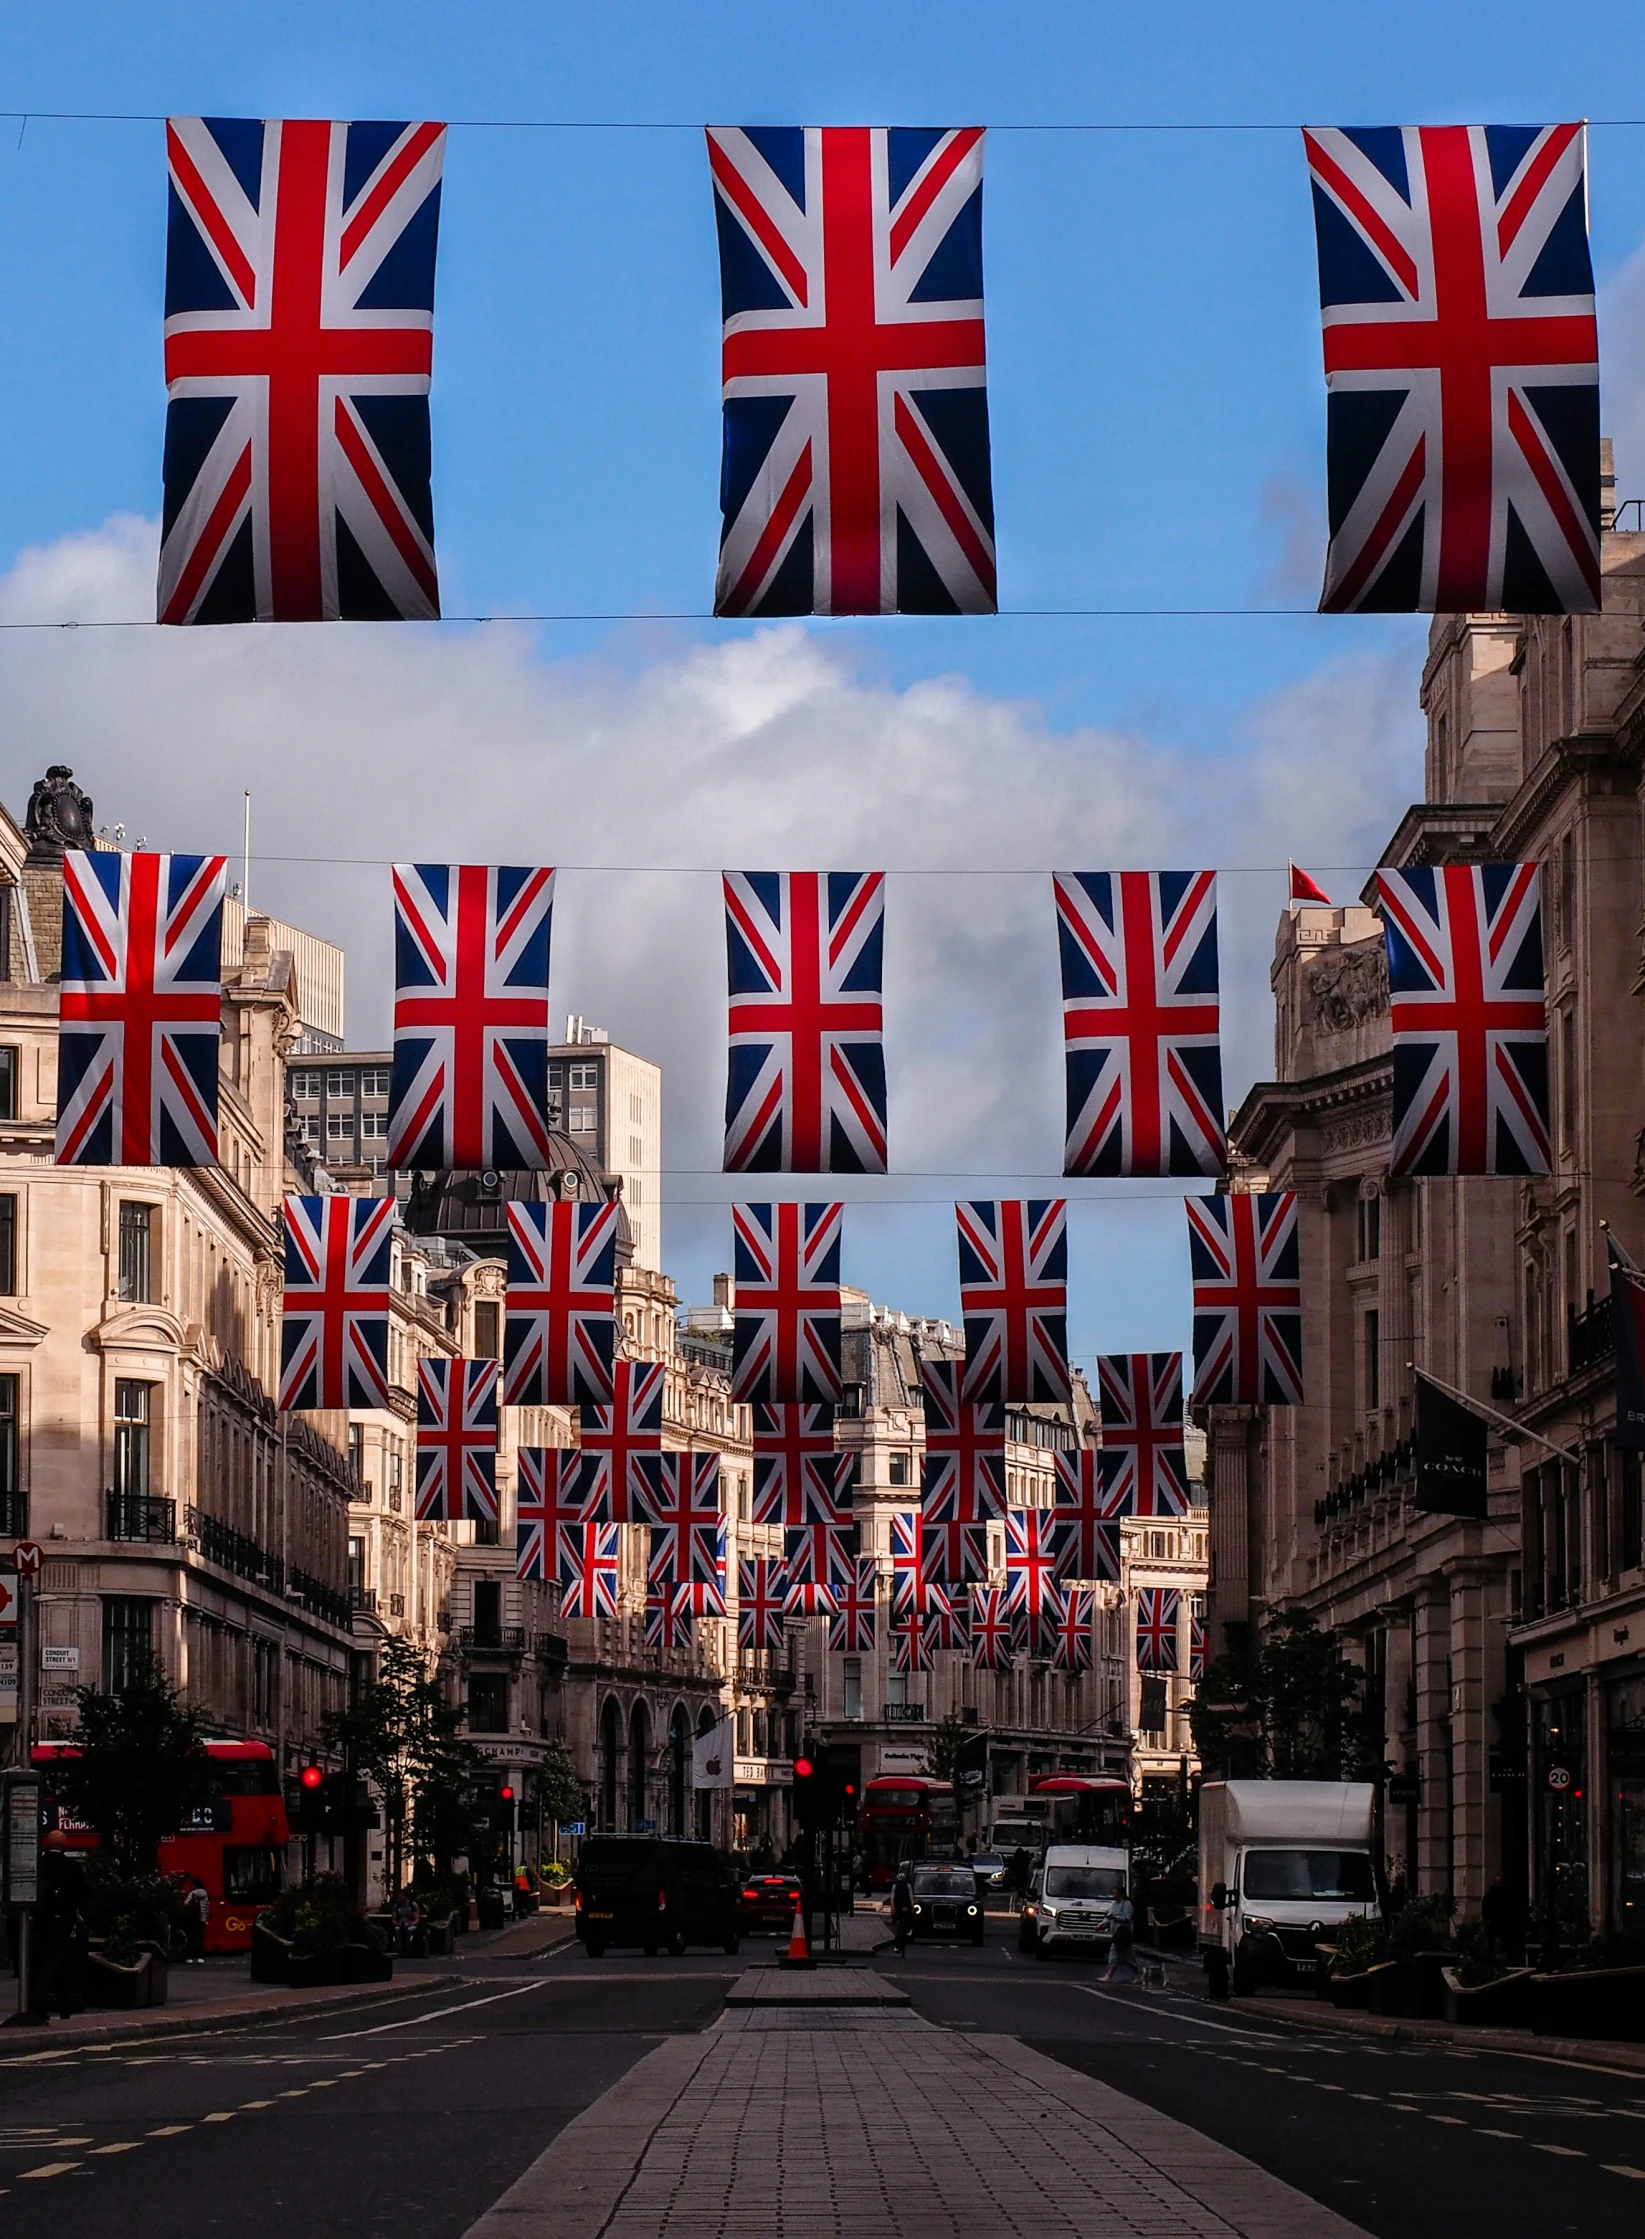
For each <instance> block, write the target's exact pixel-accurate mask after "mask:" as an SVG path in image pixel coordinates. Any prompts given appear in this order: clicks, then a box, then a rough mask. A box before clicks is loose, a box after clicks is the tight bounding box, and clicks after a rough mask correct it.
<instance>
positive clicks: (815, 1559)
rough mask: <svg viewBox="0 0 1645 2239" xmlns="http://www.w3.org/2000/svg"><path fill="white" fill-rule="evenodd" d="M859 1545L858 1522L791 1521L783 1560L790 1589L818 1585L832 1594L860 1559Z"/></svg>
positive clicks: (786, 1536)
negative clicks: (814, 1522)
mask: <svg viewBox="0 0 1645 2239" xmlns="http://www.w3.org/2000/svg"><path fill="white" fill-rule="evenodd" d="M858 1545H859V1534H858V1529H857V1526H856V1525H855V1524H791V1525H789V1526H788V1528H787V1529H786V1530H785V1531H784V1533H783V1561H784V1562H785V1563H786V1564H787V1566H788V1583H789V1587H790V1590H793V1589H795V1588H797V1587H815V1588H816V1590H817V1591H818V1592H819V1593H821V1594H825V1595H829V1596H832V1595H833V1593H834V1591H835V1589H836V1588H837V1587H838V1585H839V1583H840V1581H841V1579H842V1578H843V1577H844V1576H845V1574H846V1572H847V1571H849V1569H850V1568H851V1565H852V1564H853V1563H854V1562H855V1561H856V1559H857V1549H858ZM811 1614H813V1615H814V1614H815V1612H811Z"/></svg>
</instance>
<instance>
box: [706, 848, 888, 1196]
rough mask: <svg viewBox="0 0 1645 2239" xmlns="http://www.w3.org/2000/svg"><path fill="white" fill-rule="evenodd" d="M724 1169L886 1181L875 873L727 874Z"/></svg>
mask: <svg viewBox="0 0 1645 2239" xmlns="http://www.w3.org/2000/svg"><path fill="white" fill-rule="evenodd" d="M725 945H726V959H727V965H728V969H729V973H730V982H731V1059H730V1068H729V1071H728V1073H727V1076H726V1090H725V1170H726V1172H727V1173H728V1174H739V1173H783V1174H883V1173H884V1172H885V1050H884V1047H883V1045H882V1042H881V1039H880V1026H881V1020H880V973H881V959H882V952H883V950H884V945H885V874H884V873H883V872H881V871H826V872H825V871H727V873H726V874H725Z"/></svg>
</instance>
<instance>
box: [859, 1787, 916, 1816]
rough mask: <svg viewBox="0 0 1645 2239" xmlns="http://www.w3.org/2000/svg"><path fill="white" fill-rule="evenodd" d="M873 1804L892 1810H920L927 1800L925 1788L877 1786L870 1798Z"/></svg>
mask: <svg viewBox="0 0 1645 2239" xmlns="http://www.w3.org/2000/svg"><path fill="white" fill-rule="evenodd" d="M868 1801H869V1803H870V1804H871V1805H876V1806H881V1807H884V1808H887V1809H889V1810H892V1811H918V1810H919V1808H920V1806H921V1805H922V1804H923V1803H924V1802H925V1790H924V1789H923V1788H876V1789H875V1790H874V1791H873V1793H872V1795H870V1797H869V1799H868Z"/></svg>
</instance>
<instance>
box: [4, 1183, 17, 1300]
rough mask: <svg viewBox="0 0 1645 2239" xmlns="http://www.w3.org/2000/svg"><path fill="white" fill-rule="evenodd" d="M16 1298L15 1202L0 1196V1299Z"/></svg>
mask: <svg viewBox="0 0 1645 2239" xmlns="http://www.w3.org/2000/svg"><path fill="white" fill-rule="evenodd" d="M16 1296H17V1200H16V1198H15V1197H14V1196H12V1195H11V1194H10V1192H7V1193H6V1194H5V1195H4V1196H0V1298H15V1297H16Z"/></svg>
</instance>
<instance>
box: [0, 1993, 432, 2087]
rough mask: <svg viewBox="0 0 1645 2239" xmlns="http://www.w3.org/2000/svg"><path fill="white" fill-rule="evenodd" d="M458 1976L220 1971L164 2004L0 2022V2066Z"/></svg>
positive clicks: (363, 2001)
mask: <svg viewBox="0 0 1645 2239" xmlns="http://www.w3.org/2000/svg"><path fill="white" fill-rule="evenodd" d="M182 1971H183V1970H182V1969H179V1970H178V1972H179V1973H182ZM198 1971H199V1970H191V1972H198ZM3 1979H4V1981H5V1982H7V1983H9V1982H10V1980H11V1978H10V1977H6V1978H3ZM462 1979H463V1978H462V1977H461V1976H452V1977H447V1976H445V1975H404V1976H399V1977H397V1978H396V1979H395V1980H394V1981H393V1982H374V1983H339V1984H335V1985H330V1986H328V1987H327V1988H325V1989H323V1990H288V1989H287V1988H286V1987H285V1985H284V1984H283V1983H255V1982H252V1981H250V1980H249V1979H248V1978H247V1977H246V1976H245V1975H243V1974H242V1975H238V1976H236V1977H232V1978H225V1979H224V1980H223V1982H222V1983H221V1985H220V1986H218V1985H213V1986H212V1987H211V1988H209V1989H204V1990H202V1991H201V1993H200V1995H199V1996H198V1997H194V1998H187V1997H177V1998H168V2000H167V2002H166V2004H165V2005H163V2006H144V2007H140V2008H139V2009H138V2011H137V2012H136V2013H122V2012H115V2011H105V2010H104V2009H102V2008H97V2009H95V2010H94V2011H93V2012H91V2013H87V2014H85V2015H77V2016H76V2017H75V2019H74V2020H73V2021H52V2022H49V2023H47V2025H46V2026H45V2027H44V2028H39V2027H35V2028H19V2029H9V2028H8V2029H0V2066H4V2065H6V2064H7V2063H8V2062H9V2061H12V2060H16V2059H19V2058H22V2059H31V2060H38V2059H40V2058H42V2057H47V2056H49V2055H50V2054H52V2053H57V2052H73V2051H75V2050H76V2049H77V2048H83V2047H85V2046H87V2045H108V2044H114V2043H117V2042H118V2043H121V2044H126V2043H129V2042H131V2041H132V2040H134V2039H136V2038H142V2037H181V2036H188V2035H190V2034H192V2033H193V2032H194V2031H195V2030H198V2029H230V2028H233V2027H234V2025H235V2024H236V2023H237V2022H242V2021H289V2020H291V2019H292V2018H293V2017H294V2016H296V2015H299V2014H306V2013H312V2012H314V2011H316V2010H319V2011H324V2010H325V2009H326V2008H327V2007H330V2006H356V2005H370V2004H373V2003H376V2004H383V2003H386V2002H390V2001H392V2000H395V1999H400V1998H421V1997H426V1996H427V1994H428V1992H429V1991H430V1990H433V1989H436V1988H437V1987H438V1986H439V1984H440V1983H441V1982H444V1981H447V1980H453V1981H459V1982H460V1981H461V1980H462ZM14 2010H15V1992H13V1994H12V1998H11V2000H10V2001H8V2011H14ZM3 2018H4V2017H3V2016H0V2019H3Z"/></svg>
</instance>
